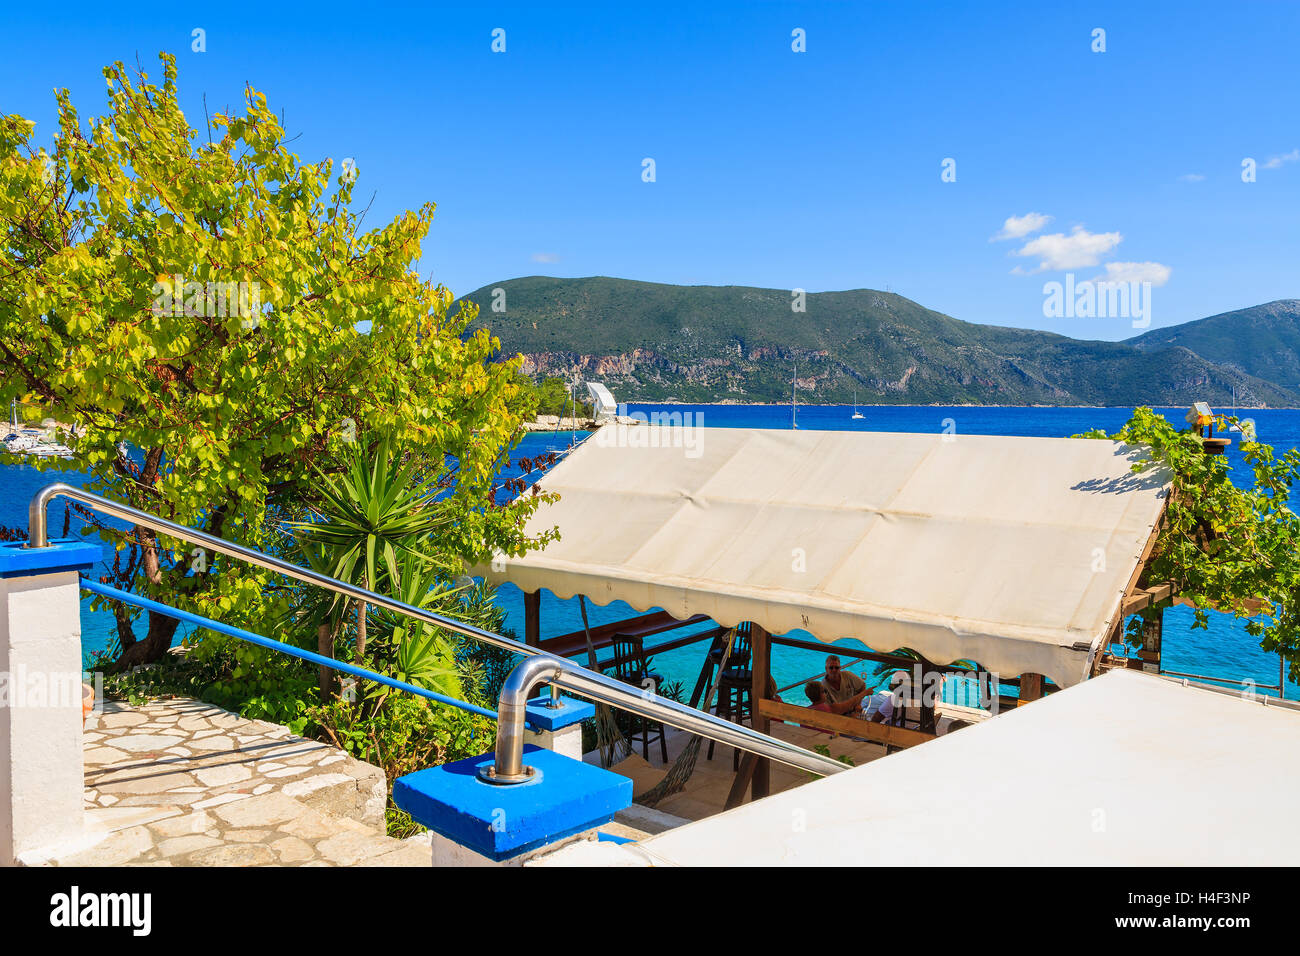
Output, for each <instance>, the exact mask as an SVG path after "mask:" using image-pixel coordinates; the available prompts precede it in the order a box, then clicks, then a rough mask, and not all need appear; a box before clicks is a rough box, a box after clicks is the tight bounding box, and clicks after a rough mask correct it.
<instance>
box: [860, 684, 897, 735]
mask: <svg viewBox="0 0 1300 956" xmlns="http://www.w3.org/2000/svg"><path fill="white" fill-rule="evenodd" d="M904 679H905V678H904V677H903V675H902V674H895V675H894V676H893V677H892V678H891V679H890V681H889V690H878V691H876V692H875V693H874V694H872V695H871V696H870V697H869V698H868V699H867V703H866V704H865V705H864V706H863V708H862V716H863V717H864V718H866V719H867V720H869V721H871V722H872V723H873V724H892V723H893V722H894V708H895V707H896V706H897V705H898V690H897V688H898V687H899V685H901V684H902V683H903V681H904Z"/></svg>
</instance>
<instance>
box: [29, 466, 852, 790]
mask: <svg viewBox="0 0 1300 956" xmlns="http://www.w3.org/2000/svg"><path fill="white" fill-rule="evenodd" d="M54 498H70V499H72V500H73V501H79V502H81V503H82V504H84V505H86V506H88V507H90V508H93V509H95V510H96V511H99V512H101V513H103V514H106V515H109V516H110V517H114V518H118V519H120V520H122V521H129V522H130V523H132V524H134V525H138V526H140V527H143V528H148V529H149V530H151V531H154V532H156V533H158V534H165V535H168V536H169V537H173V538H177V539H178V540H181V541H188V542H190V543H191V544H198V545H202V546H204V547H206V548H210V549H212V550H213V551H215V552H216V553H217V554H224V555H225V556H226V557H229V558H235V559H237V560H240V561H244V562H246V563H248V564H252V565H254V566H256V567H259V568H264V569H265V570H267V571H275V572H277V573H279V574H283V575H286V576H287V577H291V578H296V579H297V580H299V581H302V582H304V583H306V584H314V585H316V586H317V587H322V588H325V589H326V590H327V591H332V592H334V593H335V594H342V595H344V596H346V597H351V598H355V599H357V600H359V601H364V602H365V603H367V604H373V605H375V606H377V607H382V608H385V609H386V610H389V611H393V612H394V613H397V614H401V615H404V616H406V617H410V618H414V619H415V620H417V621H424V622H425V623H428V624H435V625H437V626H438V627H444V628H446V629H447V630H449V631H452V632H454V633H456V634H461V635H464V636H465V637H470V638H473V639H475V640H478V641H483V642H484V643H486V644H492V645H494V646H496V647H504V648H506V649H507V650H510V651H513V652H514V653H516V654H521V655H523V656H524V657H528V658H532V660H526V661H524V662H523V663H522V664H521V665H519V666H518V667H516V668H515V670H514V671H513V672H512V673H511V675H510V677H509V678H508V679H507V680H506V683H505V685H504V686H503V687H502V689H501V700H500V704H499V706H498V708H497V713H498V730H497V751H496V764H495V765H494V766H495V768H496V770H497V772H496V773H494V774H491V775H489V776H488V777H487V779H492V780H494V781H495V782H499V783H518V782H520V781H522V780H525V779H527V777H526V775H525V771H524V770H523V769H522V766H523V765H522V754H523V733H524V720H523V709H522V702H523V700H526V699H527V695H528V693H529V691H531V690H532V689H533V688H534V687H535V686H536V685H537V684H538V683H542V682H545V683H549V684H552V685H554V686H559V687H563V688H564V689H565V690H568V691H572V692H573V693H575V694H581V695H582V696H583V697H588V698H591V699H592V700H596V701H599V702H601V703H604V704H609V705H610V706H612V707H618V708H620V709H622V710H627V711H631V712H632V713H635V714H639V715H641V716H643V717H649V718H651V719H653V720H658V721H661V722H663V723H665V724H668V725H670V726H672V727H676V728H678V729H679V730H685V731H688V732H690V733H693V734H698V735H699V736H701V737H705V738H707V739H709V740H715V741H717V742H718V743H721V744H727V745H728V746H731V747H736V748H739V749H740V750H745V751H748V752H750V753H753V754H757V755H758V756H760V757H767V758H769V759H771V760H776V761H778V762H779V763H783V764H786V765H788V766H791V767H795V768H797V769H799V770H807V771H810V772H812V773H816V774H821V775H822V776H829V775H830V774H833V773H839V772H840V771H842V770H847V769H848V768H847V767H846V766H845V765H844V764H842V763H840V762H839V761H837V760H832V759H831V758H830V757H824V756H822V755H821V754H815V753H811V752H810V751H807V750H804V749H803V748H802V747H798V746H795V745H794V744H791V743H787V742H786V741H784V740H778V739H777V738H775V737H769V736H768V735H767V734H760V733H759V732H758V731H756V730H753V729H751V728H749V727H743V726H741V725H740V724H733V723H731V722H730V721H726V720H723V719H721V718H720V717H715V716H713V715H712V714H708V713H704V712H702V711H698V710H695V709H694V708H692V707H687V706H686V705H685V704H679V703H677V702H676V701H671V700H666V699H664V698H663V697H659V696H658V695H656V694H651V693H650V692H649V691H646V690H634V689H632V688H629V687H628V685H626V684H624V683H622V682H621V681H617V680H615V679H613V678H612V677H606V676H605V675H604V674H598V673H596V672H595V671H590V670H587V669H586V668H585V667H582V666H580V665H578V664H575V663H573V662H572V661H570V660H566V659H565V658H563V657H556V656H555V655H553V654H547V653H544V652H543V651H540V650H538V649H537V648H535V647H530V646H528V645H527V644H521V643H520V642H519V641H513V640H511V639H510V638H508V637H503V636H502V635H500V634H494V633H492V632H491V631H485V630H483V629H482V628H478V627H475V626H474V625H472V624H465V623H463V622H461V621H457V620H455V619H454V618H449V617H444V616H442V615H441V614H433V613H431V612H429V611H425V610H423V609H421V608H418V607H413V606H412V605H410V604H406V603H405V602H403V601H398V600H395V599H393V598H391V597H387V596H385V595H383V594H377V593H375V592H374V591H367V590H366V589H365V588H360V587H357V586H356V585H353V584H348V583H346V582H344V581H339V580H336V579H335V578H332V577H329V576H328V575H325V574H320V573H319V572H316V571H312V570H311V569H310V568H303V567H299V566H298V565H296V564H290V563H288V562H287V561H281V560H280V559H279V558H274V557H272V556H271V555H269V554H263V553H262V552H261V551H255V550H253V549H252V548H245V547H244V546H243V545H238V544H235V543H233V542H230V541H227V540H225V539H224V538H219V537H216V536H214V535H210V534H207V533H206V532H203V531H198V530H195V529H194V528H187V527H185V526H184V525H179V524H176V523H174V522H171V521H167V520H166V519H164V518H159V517H158V516H156V515H151V514H149V513H148V512H145V511H139V510H138V509H136V508H132V507H130V506H129V505H124V504H119V503H118V502H116V501H110V500H109V499H107V498H103V497H101V496H99V495H96V494H92V493H91V492H88V491H83V490H82V489H80V488H74V487H73V486H72V485H68V484H64V483H62V482H58V483H56V484H52V485H46V486H45V487H44V488H42V489H41V490H40V491H38V492H37V493H36V494H35V496H33V498H32V500H31V503H30V504H29V505H28V509H27V528H28V537H29V541H28V544H27V547H29V548H44V547H47V546H48V545H49V534H48V528H47V524H46V518H47V511H48V505H49V503H50V501H52V500H53V499H54ZM503 741H504V745H503Z"/></svg>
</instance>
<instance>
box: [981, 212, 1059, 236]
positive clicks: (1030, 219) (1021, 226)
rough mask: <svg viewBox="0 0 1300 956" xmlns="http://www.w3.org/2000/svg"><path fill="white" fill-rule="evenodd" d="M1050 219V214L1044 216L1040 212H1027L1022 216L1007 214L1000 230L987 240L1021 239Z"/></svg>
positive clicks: (1040, 227)
mask: <svg viewBox="0 0 1300 956" xmlns="http://www.w3.org/2000/svg"><path fill="white" fill-rule="evenodd" d="M1051 221H1052V217H1051V216H1044V215H1043V214H1042V213H1041V212H1029V213H1025V215H1023V216H1008V217H1007V221H1006V222H1004V223H1003V224H1002V231H1001V232H999V233H998V234H997V235H996V236H993V237H992V238H990V239H989V242H997V241H998V240H1000V239H1023V238H1024V237H1025V236H1027V235H1029V234H1030V233H1031V232H1037V231H1038V230H1039V229H1042V228H1043V227H1044V226H1045V225H1047V224H1048V223H1049V222H1051Z"/></svg>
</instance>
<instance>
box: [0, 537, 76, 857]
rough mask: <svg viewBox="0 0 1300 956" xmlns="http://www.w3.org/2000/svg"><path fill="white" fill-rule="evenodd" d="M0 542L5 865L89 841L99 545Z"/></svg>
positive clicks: (0, 819) (0, 816)
mask: <svg viewBox="0 0 1300 956" xmlns="http://www.w3.org/2000/svg"><path fill="white" fill-rule="evenodd" d="M24 545H25V542H21V541H19V542H6V543H4V544H3V545H0V865H5V866H10V865H13V864H14V863H15V862H16V860H17V858H18V856H19V855H20V854H23V853H26V852H28V851H31V850H37V849H39V848H41V847H46V846H50V845H52V844H57V843H62V842H64V841H67V840H73V839H77V838H79V837H80V836H81V835H82V830H83V823H84V814H83V809H82V808H83V800H84V792H85V781H84V778H83V769H82V759H81V756H82V716H81V715H82V711H81V681H82V668H81V662H82V658H81V588H80V586H79V584H78V573H77V572H78V570H80V569H82V568H89V567H92V566H93V564H94V562H95V561H97V560H98V559H99V548H98V547H96V546H94V545H88V544H85V543H84V542H80V541H76V542H73V541H55V542H51V544H50V546H49V547H48V548H40V549H26V548H24Z"/></svg>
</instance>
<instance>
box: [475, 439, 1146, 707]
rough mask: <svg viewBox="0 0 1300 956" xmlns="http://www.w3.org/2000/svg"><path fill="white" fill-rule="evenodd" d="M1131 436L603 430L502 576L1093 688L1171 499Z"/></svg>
mask: <svg viewBox="0 0 1300 956" xmlns="http://www.w3.org/2000/svg"><path fill="white" fill-rule="evenodd" d="M1141 457H1142V452H1141V450H1140V449H1138V448H1135V447H1130V446H1126V445H1121V444H1119V443H1116V442H1109V441H1098V440H1079V439H1056V438H1001V437H986V436H977V435H921V434H893V433H880V432H822V431H772V430H762V429H730V428H689V427H671V426H658V425H645V424H637V425H607V426H605V427H604V428H602V429H600V430H599V431H598V432H597V433H596V434H595V435H593V436H592V437H591V438H589V439H588V440H587V441H586V442H584V443H583V444H582V445H581V446H580V447H579V448H577V449H576V450H575V451H574V452H572V453H571V454H570V455H569V457H568V458H567V459H565V460H564V461H562V462H560V463H559V464H558V465H557V466H556V467H555V468H554V469H552V470H551V471H550V472H549V473H548V474H547V475H546V476H545V477H544V478H543V479H542V481H541V482H540V485H541V487H542V488H543V489H545V490H547V491H554V492H558V493H559V496H560V498H559V501H558V502H556V503H554V504H550V505H545V506H543V507H542V508H540V509H539V510H538V511H537V513H536V514H535V515H534V516H533V518H532V519H531V521H530V523H529V530H530V531H531V532H534V533H536V532H540V531H542V530H544V529H546V528H550V527H552V526H558V528H559V530H560V535H561V537H560V540H559V541H556V542H554V543H552V544H551V545H549V546H548V547H546V548H545V549H543V550H541V551H536V552H532V553H529V554H527V555H525V556H524V557H522V558H500V559H498V561H497V562H496V570H492V571H489V570H487V569H483V570H484V571H485V573H486V574H487V576H488V578H489V579H491V580H493V581H496V582H500V581H505V580H508V581H512V582H514V583H515V584H517V585H518V586H519V587H521V588H523V589H524V590H526V591H534V590H538V589H540V588H547V589H549V590H550V591H552V592H553V593H554V594H556V595H557V596H559V597H562V598H567V597H572V596H573V595H575V594H585V595H587V596H588V598H590V599H591V600H593V601H595V602H597V603H599V604H607V603H609V602H610V601H613V600H615V599H618V600H623V601H626V602H627V603H628V604H630V605H632V606H633V607H635V608H637V609H640V610H648V609H650V608H653V607H662V608H664V609H665V610H666V611H668V612H669V613H670V614H672V615H673V616H674V617H678V618H685V617H689V616H690V615H692V614H697V613H704V614H707V615H708V616H709V617H711V618H713V619H714V620H716V621H717V622H718V623H720V624H723V625H727V626H730V625H733V624H736V623H738V622H740V621H754V622H756V623H758V624H760V625H762V626H763V627H764V628H766V629H767V630H768V631H770V632H772V633H774V634H783V633H785V632H788V631H791V630H794V629H796V628H802V629H804V630H807V631H810V632H811V633H813V634H814V635H816V636H817V637H818V638H819V639H821V640H824V641H834V640H838V639H840V638H847V637H851V638H856V639H858V640H860V641H862V642H864V643H865V644H867V645H868V646H869V647H872V648H874V649H876V650H880V651H890V650H894V649H896V648H899V647H910V648H912V649H914V650H916V651H918V652H920V653H921V654H923V655H924V656H925V657H926V658H927V659H929V660H931V661H934V662H936V663H941V664H944V663H949V662H951V661H954V660H961V659H972V660H975V661H977V662H979V663H980V664H981V665H982V666H983V667H984V668H986V669H987V670H990V671H992V672H994V673H998V674H1002V675H1005V676H1015V675H1017V674H1021V673H1025V672H1033V673H1040V674H1044V675H1046V676H1048V677H1050V678H1051V679H1052V680H1053V681H1055V682H1057V683H1058V684H1061V685H1063V686H1065V685H1069V684H1073V683H1075V682H1077V681H1079V680H1081V679H1082V678H1083V676H1084V670H1085V667H1086V662H1087V659H1088V655H1089V651H1090V649H1091V648H1092V647H1093V646H1095V644H1096V643H1097V642H1099V641H1100V640H1101V639H1102V637H1103V636H1104V635H1105V634H1106V633H1108V631H1109V629H1110V627H1111V624H1112V622H1113V621H1114V620H1115V618H1116V616H1117V615H1118V614H1119V611H1120V602H1121V600H1122V598H1123V596H1124V592H1125V590H1126V589H1127V587H1128V585H1129V583H1130V579H1131V578H1132V577H1133V574H1134V571H1135V570H1136V568H1137V564H1138V562H1139V561H1140V560H1141V556H1142V553H1143V550H1144V547H1145V545H1146V542H1147V540H1148V539H1149V537H1150V535H1151V531H1152V528H1153V526H1154V524H1155V522H1156V521H1157V520H1158V519H1159V516H1160V513H1161V510H1162V509H1163V507H1164V495H1165V492H1166V484H1167V480H1168V478H1167V474H1166V473H1165V472H1164V471H1162V470H1151V471H1147V472H1143V473H1142V474H1134V473H1133V472H1132V471H1131V466H1132V465H1133V463H1134V462H1135V461H1138V460H1140V458H1141Z"/></svg>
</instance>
